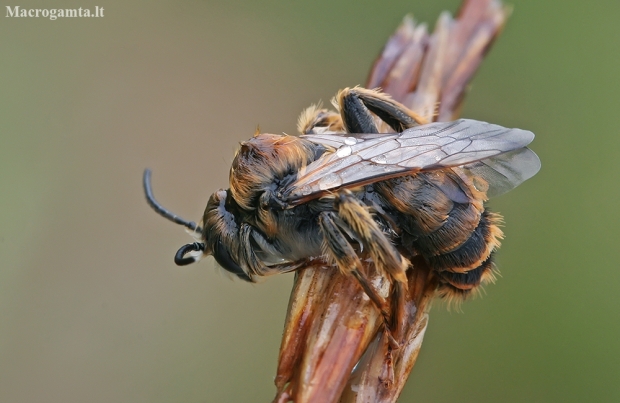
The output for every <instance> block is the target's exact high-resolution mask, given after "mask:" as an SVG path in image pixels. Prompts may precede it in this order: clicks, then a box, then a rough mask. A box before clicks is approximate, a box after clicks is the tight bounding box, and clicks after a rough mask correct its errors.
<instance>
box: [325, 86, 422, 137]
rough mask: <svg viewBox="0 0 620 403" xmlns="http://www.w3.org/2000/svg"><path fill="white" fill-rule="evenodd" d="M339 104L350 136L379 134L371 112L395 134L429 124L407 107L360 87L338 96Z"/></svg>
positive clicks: (345, 91)
mask: <svg viewBox="0 0 620 403" xmlns="http://www.w3.org/2000/svg"><path fill="white" fill-rule="evenodd" d="M336 102H338V106H339V108H340V114H341V116H342V121H343V123H344V126H345V128H346V130H347V132H349V133H379V130H378V128H377V126H376V125H375V122H374V119H373V116H372V115H371V114H370V112H372V113H374V114H375V115H377V116H378V117H379V118H380V119H381V120H383V121H384V122H385V123H387V124H388V125H389V126H390V127H391V128H392V129H393V130H395V131H396V132H402V131H404V130H406V129H408V128H410V127H413V126H416V125H418V124H424V123H427V122H426V120H425V119H424V118H422V117H421V116H419V115H417V114H416V113H415V112H413V111H411V110H410V109H409V108H407V107H406V106H405V105H403V104H401V103H399V102H396V101H394V100H393V99H392V98H391V97H390V96H389V95H387V94H384V93H382V92H380V91H377V90H369V89H366V88H361V87H355V88H345V89H344V90H341V91H340V92H339V93H338V95H336Z"/></svg>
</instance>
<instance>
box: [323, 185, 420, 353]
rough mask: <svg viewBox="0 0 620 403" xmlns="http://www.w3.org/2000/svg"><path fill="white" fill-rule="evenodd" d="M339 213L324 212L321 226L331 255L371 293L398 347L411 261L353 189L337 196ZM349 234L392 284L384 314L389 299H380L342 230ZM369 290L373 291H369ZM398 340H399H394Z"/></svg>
mask: <svg viewBox="0 0 620 403" xmlns="http://www.w3.org/2000/svg"><path fill="white" fill-rule="evenodd" d="M335 207H336V209H337V213H336V212H324V213H322V214H321V216H320V220H319V221H320V225H321V229H322V231H323V234H324V237H325V243H326V246H327V248H328V250H329V251H330V252H331V255H332V256H333V257H334V259H335V260H336V263H337V264H338V266H339V267H340V269H341V270H342V271H343V272H346V273H349V272H350V273H351V274H352V275H354V276H355V278H356V279H357V280H358V281H359V282H360V284H361V285H362V288H364V290H365V291H366V292H367V294H368V296H369V297H370V298H371V299H372V300H373V302H375V304H376V305H377V306H378V307H379V309H380V310H381V311H382V314H384V318H386V327H387V329H388V330H389V333H390V334H389V335H388V336H389V338H390V339H391V343H390V344H392V345H393V346H397V345H398V343H399V341H400V337H401V333H402V328H403V325H404V324H403V321H404V317H405V314H404V309H405V294H406V292H405V291H406V289H407V276H406V274H405V271H406V270H407V268H408V267H409V261H408V260H407V259H405V258H404V257H403V256H402V255H401V254H400V253H399V252H398V251H397V250H396V248H394V246H393V245H392V244H391V242H390V241H389V240H388V239H387V238H386V236H385V235H384V234H383V232H382V231H381V229H380V228H379V226H378V224H377V223H376V222H375V220H374V219H373V217H372V215H371V214H370V213H369V212H368V210H367V207H366V206H365V205H363V204H362V202H361V201H359V200H358V199H357V198H356V197H355V196H354V195H353V194H352V193H351V192H350V191H348V190H343V191H341V192H340V194H339V195H338V197H337V198H336V204H335ZM343 230H344V231H345V232H346V233H348V234H350V235H351V236H350V237H351V238H353V239H355V240H357V241H359V242H360V244H361V245H362V248H363V249H364V250H366V251H367V253H368V254H369V255H370V257H371V258H372V260H373V262H374V263H375V266H376V267H377V269H378V270H379V272H380V273H383V274H385V275H387V276H388V278H389V279H390V280H391V283H392V294H391V310H390V311H391V312H390V315H389V316H386V315H385V311H386V309H385V306H386V302H385V300H384V299H383V298H381V299H379V298H378V295H373V294H376V292H375V291H374V289H372V288H371V286H370V285H369V281H368V279H367V278H365V275H364V271H363V269H362V266H361V263H360V261H359V258H358V256H357V253H356V252H355V250H354V249H353V247H352V246H351V244H350V243H349V241H348V240H347V238H346V237H345V235H344V234H343V232H342V231H343ZM368 290H370V291H368ZM394 341H396V343H394Z"/></svg>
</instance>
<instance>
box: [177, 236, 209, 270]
mask: <svg viewBox="0 0 620 403" xmlns="http://www.w3.org/2000/svg"><path fill="white" fill-rule="evenodd" d="M199 250H201V251H204V250H205V244H204V243H199V242H194V243H188V244H187V245H183V246H181V247H180V248H179V250H178V251H177V253H176V255H174V263H176V264H177V266H187V265H188V264H192V263H194V262H196V261H198V259H196V258H195V257H193V256H190V257H185V255H186V254H188V253H189V252H196V251H199Z"/></svg>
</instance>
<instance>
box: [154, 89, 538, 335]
mask: <svg viewBox="0 0 620 403" xmlns="http://www.w3.org/2000/svg"><path fill="white" fill-rule="evenodd" d="M334 105H335V106H336V108H337V109H338V111H330V110H327V109H321V108H320V107H310V108H308V109H307V110H306V111H304V112H303V113H302V115H301V117H300V119H299V124H298V128H299V130H300V132H301V135H300V136H288V135H276V134H267V133H263V134H256V135H255V136H254V137H253V138H251V139H249V140H248V141H245V142H242V143H241V147H240V149H239V150H238V152H237V154H236V155H235V157H234V160H233V163H232V167H231V170H230V183H229V188H228V189H220V190H218V191H216V192H215V193H213V194H212V195H211V197H210V198H209V201H208V203H207V206H206V209H205V212H204V215H203V217H202V220H201V221H200V223H199V224H195V223H193V222H188V221H186V220H184V219H182V218H180V217H178V216H176V215H175V214H173V213H171V212H169V211H168V210H166V209H165V208H163V207H162V206H161V205H160V204H159V203H157V201H156V200H155V199H154V197H153V193H152V190H151V187H150V171H149V170H146V171H145V174H144V188H145V193H146V197H147V201H148V202H149V204H150V205H151V206H152V207H153V208H154V209H155V211H156V212H158V213H159V214H160V215H162V216H164V217H166V218H168V219H169V220H171V221H173V222H175V223H177V224H181V225H183V226H185V227H187V228H188V229H189V230H190V231H191V232H192V233H193V235H194V237H195V242H193V243H190V244H187V245H185V246H183V247H181V248H180V249H179V250H178V252H177V254H176V256H175V258H174V261H175V263H176V264H178V265H187V264H190V263H193V262H196V261H198V260H200V259H201V258H203V257H205V256H208V255H212V256H213V257H214V258H215V260H216V261H217V262H218V263H219V265H220V266H222V267H223V268H224V269H225V270H227V271H229V272H231V273H233V274H235V275H236V276H238V277H239V278H241V279H243V280H245V281H249V282H254V281H256V279H257V278H258V277H261V276H268V275H272V274H277V273H285V272H290V271H294V270H296V269H298V268H300V267H303V266H304V265H305V264H307V263H308V262H309V261H311V260H314V259H322V260H323V261H325V262H328V263H329V264H332V265H333V266H334V267H337V268H338V269H339V270H340V271H341V272H343V273H346V274H349V275H352V276H354V278H355V279H356V280H357V281H358V282H359V284H360V285H361V287H362V288H363V289H364V291H365V292H366V294H367V295H368V297H369V298H370V299H371V300H372V301H373V303H374V304H375V305H376V306H377V308H378V309H379V310H380V311H381V313H382V315H383V317H384V321H385V329H386V331H387V332H388V334H389V335H390V342H391V344H392V346H393V347H397V346H398V344H399V342H400V340H399V335H400V329H401V327H402V320H403V317H404V314H403V303H404V302H403V301H404V299H403V298H404V291H406V288H407V277H406V275H405V272H406V271H407V270H415V267H414V266H412V264H411V261H412V259H414V258H419V257H421V258H423V259H424V260H425V261H426V263H427V264H428V266H429V267H430V268H431V269H432V272H433V275H435V276H436V277H437V280H438V281H437V283H438V289H437V292H438V293H439V294H440V295H443V296H448V297H451V298H454V297H459V298H460V297H465V296H467V295H468V294H470V293H471V292H472V291H474V290H475V289H476V288H477V287H479V286H480V285H481V284H483V283H485V282H486V281H489V280H490V279H492V277H493V262H492V260H493V254H494V251H495V250H496V249H497V248H498V247H499V245H500V239H501V238H502V232H501V230H500V229H499V227H498V225H499V223H500V221H501V216H499V215H498V214H496V213H492V212H490V211H488V210H487V209H486V208H485V206H484V202H485V201H486V200H487V199H488V197H492V196H496V195H498V194H502V193H504V192H506V191H508V190H510V189H512V188H514V187H516V186H518V185H519V184H520V183H522V182H523V181H525V180H526V179H528V178H530V177H532V176H533V175H535V174H536V172H538V170H539V169H540V161H539V159H538V157H537V156H536V154H535V153H534V152H533V151H531V150H530V149H528V148H527V147H526V146H527V145H528V144H529V143H530V142H531V141H532V140H533V139H534V134H533V133H532V132H530V131H526V130H521V129H507V128H504V127H501V126H498V125H494V124H490V123H485V122H480V121H475V120H467V119H461V120H457V121H453V122H434V123H427V122H426V121H425V119H424V118H422V117H420V116H418V115H417V114H415V113H414V112H413V111H411V110H409V109H408V108H407V107H405V106H404V105H402V104H400V103H398V102H396V101H395V100H393V99H391V98H390V97H389V96H388V95H386V94H384V93H382V92H380V91H378V90H369V89H364V88H360V87H355V88H346V89H344V90H341V91H340V92H339V93H338V94H337V96H336V98H335V101H334ZM365 259H371V260H372V261H373V263H374V266H375V267H376V269H377V270H378V272H379V273H380V274H382V275H383V277H384V278H386V279H387V280H389V281H390V283H391V292H390V298H389V299H386V298H384V297H383V296H381V295H380V294H379V293H378V292H377V291H376V289H375V288H374V287H373V284H371V282H370V281H369V276H368V273H367V272H366V269H365V266H364V265H363V264H362V262H363V261H364V260H365Z"/></svg>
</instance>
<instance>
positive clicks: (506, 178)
mask: <svg viewBox="0 0 620 403" xmlns="http://www.w3.org/2000/svg"><path fill="white" fill-rule="evenodd" d="M461 169H463V170H464V171H465V172H466V173H468V174H470V175H472V176H473V177H477V178H482V179H484V180H485V181H486V182H487V183H488V184H489V188H488V190H487V196H488V197H495V196H499V195H501V194H504V193H506V192H508V191H509V190H511V189H514V188H516V187H517V186H519V185H520V184H522V183H523V182H525V181H526V180H528V179H529V178H531V177H532V176H534V175H536V173H537V172H538V171H539V170H540V159H538V156H537V155H536V154H535V153H534V151H532V150H530V149H529V148H527V147H523V148H519V149H517V150H514V151H510V152H507V153H504V154H500V155H498V156H496V157H491V158H487V159H484V160H481V161H476V162H474V163H471V164H467V165H463V166H462V167H461Z"/></svg>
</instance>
